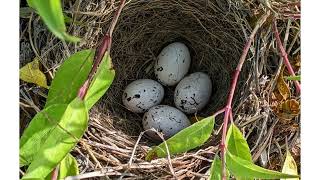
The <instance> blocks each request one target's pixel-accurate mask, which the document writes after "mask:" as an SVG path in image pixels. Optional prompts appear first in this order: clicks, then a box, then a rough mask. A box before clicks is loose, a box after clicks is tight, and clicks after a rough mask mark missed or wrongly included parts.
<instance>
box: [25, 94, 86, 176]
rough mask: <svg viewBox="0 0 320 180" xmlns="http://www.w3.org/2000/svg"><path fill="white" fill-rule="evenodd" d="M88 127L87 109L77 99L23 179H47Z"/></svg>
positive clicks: (44, 144) (43, 145)
mask: <svg viewBox="0 0 320 180" xmlns="http://www.w3.org/2000/svg"><path fill="white" fill-rule="evenodd" d="M87 126H88V112H87V108H86V107H85V104H84V102H83V101H82V100H80V99H79V98H78V97H77V98H75V99H74V100H73V101H72V102H71V103H70V104H69V105H68V107H67V109H66V111H65V112H64V114H63V116H62V118H61V120H60V121H59V125H58V126H56V127H55V128H54V129H53V130H52V131H51V132H50V134H49V135H48V137H47V139H46V141H45V142H44V143H43V144H42V145H41V147H40V150H39V151H38V153H37V154H35V156H34V160H33V161H32V162H31V164H30V166H29V167H28V169H27V172H26V174H25V175H24V176H23V178H45V177H46V176H47V175H48V174H49V173H50V172H51V171H52V170H53V169H54V168H55V167H56V166H57V165H58V164H59V163H60V162H61V161H62V159H63V158H64V157H65V156H66V155H67V154H68V153H69V152H70V150H71V149H72V148H73V147H74V146H75V145H76V143H77V142H78V140H79V139H80V138H81V137H82V135H83V134H84V132H85V130H86V128H87Z"/></svg>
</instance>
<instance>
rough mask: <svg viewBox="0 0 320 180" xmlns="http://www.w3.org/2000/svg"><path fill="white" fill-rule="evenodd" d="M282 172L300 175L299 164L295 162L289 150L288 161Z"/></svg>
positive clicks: (295, 179) (297, 179)
mask: <svg viewBox="0 0 320 180" xmlns="http://www.w3.org/2000/svg"><path fill="white" fill-rule="evenodd" d="M281 172H282V173H286V174H293V175H298V168H297V164H296V162H295V161H294V159H293V157H292V156H291V153H290V152H289V151H288V150H287V155H286V160H285V161H284V164H283V167H282V171H281ZM281 180H286V179H285V178H283V179H281ZM290 180H299V178H294V179H290Z"/></svg>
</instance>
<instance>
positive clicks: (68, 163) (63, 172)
mask: <svg viewBox="0 0 320 180" xmlns="http://www.w3.org/2000/svg"><path fill="white" fill-rule="evenodd" d="M78 174H79V169H78V163H77V160H76V159H75V158H74V157H73V156H72V155H71V154H70V153H69V154H67V156H66V157H65V158H64V159H63V160H62V161H61V163H60V168H59V176H58V179H64V178H66V177H67V176H75V175H78Z"/></svg>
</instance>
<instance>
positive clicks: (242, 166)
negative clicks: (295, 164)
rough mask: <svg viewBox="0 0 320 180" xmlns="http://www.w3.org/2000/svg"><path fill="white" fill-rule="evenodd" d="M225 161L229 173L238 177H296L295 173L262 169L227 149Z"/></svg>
mask: <svg viewBox="0 0 320 180" xmlns="http://www.w3.org/2000/svg"><path fill="white" fill-rule="evenodd" d="M226 163H227V168H228V170H229V171H230V173H231V174H232V175H235V176H236V177H239V178H257V179H258V178H260V179H280V178H297V177H298V176H297V175H290V174H285V173H281V172H277V171H272V170H269V169H264V168H262V167H260V166H257V165H255V164H254V163H253V162H250V161H247V160H244V159H242V158H240V157H238V156H234V155H232V154H231V153H230V152H229V151H227V153H226Z"/></svg>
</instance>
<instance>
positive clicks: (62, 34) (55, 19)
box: [27, 0, 80, 42]
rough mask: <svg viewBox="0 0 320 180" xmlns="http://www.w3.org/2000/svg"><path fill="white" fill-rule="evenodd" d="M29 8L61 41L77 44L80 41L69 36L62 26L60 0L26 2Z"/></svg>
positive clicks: (29, 0) (63, 25)
mask: <svg viewBox="0 0 320 180" xmlns="http://www.w3.org/2000/svg"><path fill="white" fill-rule="evenodd" d="M27 1H28V4H29V6H30V7H32V8H34V9H35V10H36V11H37V13H38V14H39V15H40V17H41V18H42V20H43V21H44V23H45V24H46V25H47V27H48V28H49V30H50V31H51V32H52V33H53V34H54V35H56V36H57V37H58V38H60V39H62V40H67V41H71V42H77V41H79V40H80V39H79V38H77V37H74V36H70V35H69V34H68V33H67V32H66V30H67V28H66V26H65V24H64V16H63V12H62V6H61V1H60V0H27Z"/></svg>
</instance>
